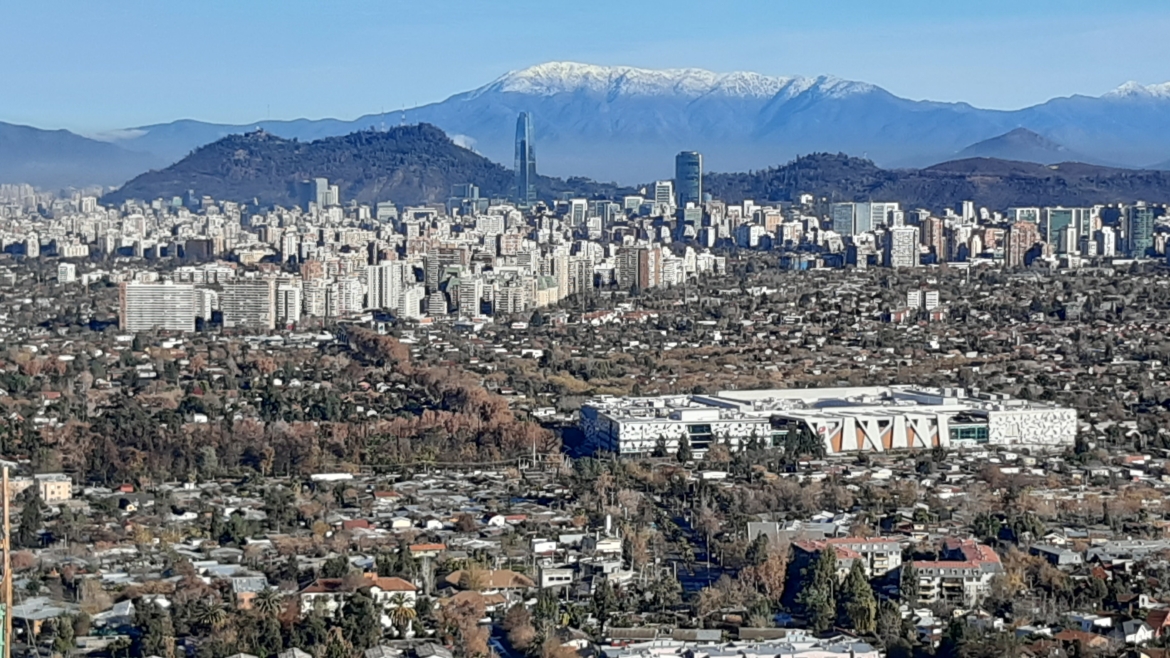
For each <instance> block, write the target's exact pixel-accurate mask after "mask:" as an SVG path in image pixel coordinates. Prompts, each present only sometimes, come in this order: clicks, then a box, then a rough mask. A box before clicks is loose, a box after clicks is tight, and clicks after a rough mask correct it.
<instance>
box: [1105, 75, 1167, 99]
mask: <svg viewBox="0 0 1170 658" xmlns="http://www.w3.org/2000/svg"><path fill="white" fill-rule="evenodd" d="M1104 97H1105V98H1168V99H1170V82H1163V83H1162V84H1156V85H1143V84H1142V83H1140V82H1134V81H1133V80H1130V81H1129V82H1127V83H1125V84H1123V85H1121V86H1120V87H1118V88H1117V89H1114V90H1113V91H1111V92H1109V93H1107V94H1105V96H1104Z"/></svg>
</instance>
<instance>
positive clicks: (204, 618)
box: [195, 599, 228, 630]
mask: <svg viewBox="0 0 1170 658" xmlns="http://www.w3.org/2000/svg"><path fill="white" fill-rule="evenodd" d="M195 621H197V622H199V623H200V624H203V625H205V626H208V627H210V628H213V629H217V630H218V629H220V628H222V627H223V625H224V624H226V623H227V621H228V611H227V606H225V605H224V604H223V601H221V600H219V599H210V600H208V599H204V600H202V601H200V602H199V603H198V604H197V605H196V606H195Z"/></svg>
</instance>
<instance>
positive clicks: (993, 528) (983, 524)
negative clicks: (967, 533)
mask: <svg viewBox="0 0 1170 658" xmlns="http://www.w3.org/2000/svg"><path fill="white" fill-rule="evenodd" d="M1002 527H1003V523H1002V522H1001V521H1000V520H999V517H998V516H996V515H994V514H987V513H983V514H977V515H976V516H975V520H974V521H972V523H971V529H972V531H973V532H974V533H975V536H976V537H979V538H980V539H982V540H984V541H991V540H993V539H998V538H999V531H1000V529H1001V528H1002Z"/></svg>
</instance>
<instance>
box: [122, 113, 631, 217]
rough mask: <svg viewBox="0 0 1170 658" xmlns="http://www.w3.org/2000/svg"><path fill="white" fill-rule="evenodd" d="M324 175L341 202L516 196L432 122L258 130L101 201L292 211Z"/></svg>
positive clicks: (598, 190)
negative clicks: (468, 188)
mask: <svg viewBox="0 0 1170 658" xmlns="http://www.w3.org/2000/svg"><path fill="white" fill-rule="evenodd" d="M318 177H324V178H328V179H329V181H330V183H333V184H336V185H338V186H339V188H340V191H341V198H342V201H343V202H349V201H356V202H358V203H366V204H373V203H376V202H378V201H394V202H396V203H401V204H421V203H434V202H444V201H446V200H447V198H448V197H449V195H450V193H451V187H452V186H453V185H458V184H463V183H472V184H475V185H477V186H479V188H480V194H481V196H484V197H511V196H513V194H512V185H513V180H514V179H513V174H512V172H511V171H510V170H508V169H506V168H505V167H503V166H502V165H500V164H497V163H495V162H492V161H491V160H489V159H487V158H485V157H483V156H482V155H479V154H478V153H475V152H474V151H470V150H468V149H465V148H463V147H461V146H458V145H456V144H455V143H454V142H453V141H451V139H450V138H449V137H447V135H446V134H445V133H444V132H443V131H442V130H439V129H438V128H436V127H434V126H432V125H429V124H418V125H410V126H398V127H395V128H391V129H389V130H385V131H375V130H365V131H361V132H355V133H351V134H349V135H344V136H341V137H329V138H326V139H320V140H317V141H313V142H300V141H297V140H295V139H282V138H280V137H277V136H275V135H272V134H270V133H266V132H264V131H262V130H258V131H255V132H251V133H247V134H243V135H229V136H227V137H224V138H223V139H220V140H219V141H216V142H214V143H211V144H208V145H207V146H202V147H200V148H198V149H196V150H195V151H193V152H192V153H191V154H190V155H188V156H187V157H186V158H184V159H182V160H180V161H179V162H177V163H175V164H173V165H171V166H170V167H167V168H166V169H162V170H159V171H150V172H147V173H145V174H142V175H141V176H138V177H136V178H134V179H133V180H131V181H130V182H128V183H126V184H125V185H124V186H122V187H121V188H120V189H118V190H116V191H114V192H111V193H110V194H109V195H107V196H106V197H105V198H104V199H103V201H104V202H107V203H120V202H122V201H125V200H127V199H140V200H151V199H160V198H161V199H170V198H173V197H176V196H182V195H184V194H186V193H187V192H188V191H192V192H194V193H195V194H196V195H198V196H203V195H209V196H211V197H214V198H215V199H217V200H225V201H237V202H241V203H253V202H255V203H259V204H261V205H282V206H291V205H295V204H296V203H297V201H298V195H297V185H298V183H300V182H301V181H304V180H308V179H311V178H318ZM538 191H539V193H540V195H541V197H542V198H546V199H551V198H552V197H553V196H555V195H556V194H558V193H560V192H564V191H573V192H574V193H575V194H585V195H588V196H592V195H594V194H605V195H607V196H612V195H614V194H619V193H620V190H619V189H618V188H616V187H615V186H613V185H606V184H600V183H595V182H593V181H590V180H586V179H581V178H572V179H569V181H562V180H560V179H555V178H549V177H540V179H539V180H538Z"/></svg>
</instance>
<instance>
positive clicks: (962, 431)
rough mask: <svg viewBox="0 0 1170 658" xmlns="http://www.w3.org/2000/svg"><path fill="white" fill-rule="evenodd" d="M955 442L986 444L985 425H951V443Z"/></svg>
mask: <svg viewBox="0 0 1170 658" xmlns="http://www.w3.org/2000/svg"><path fill="white" fill-rule="evenodd" d="M956 441H974V442H975V443H987V425H983V424H973V425H951V442H952V443H953V442H956Z"/></svg>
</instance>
